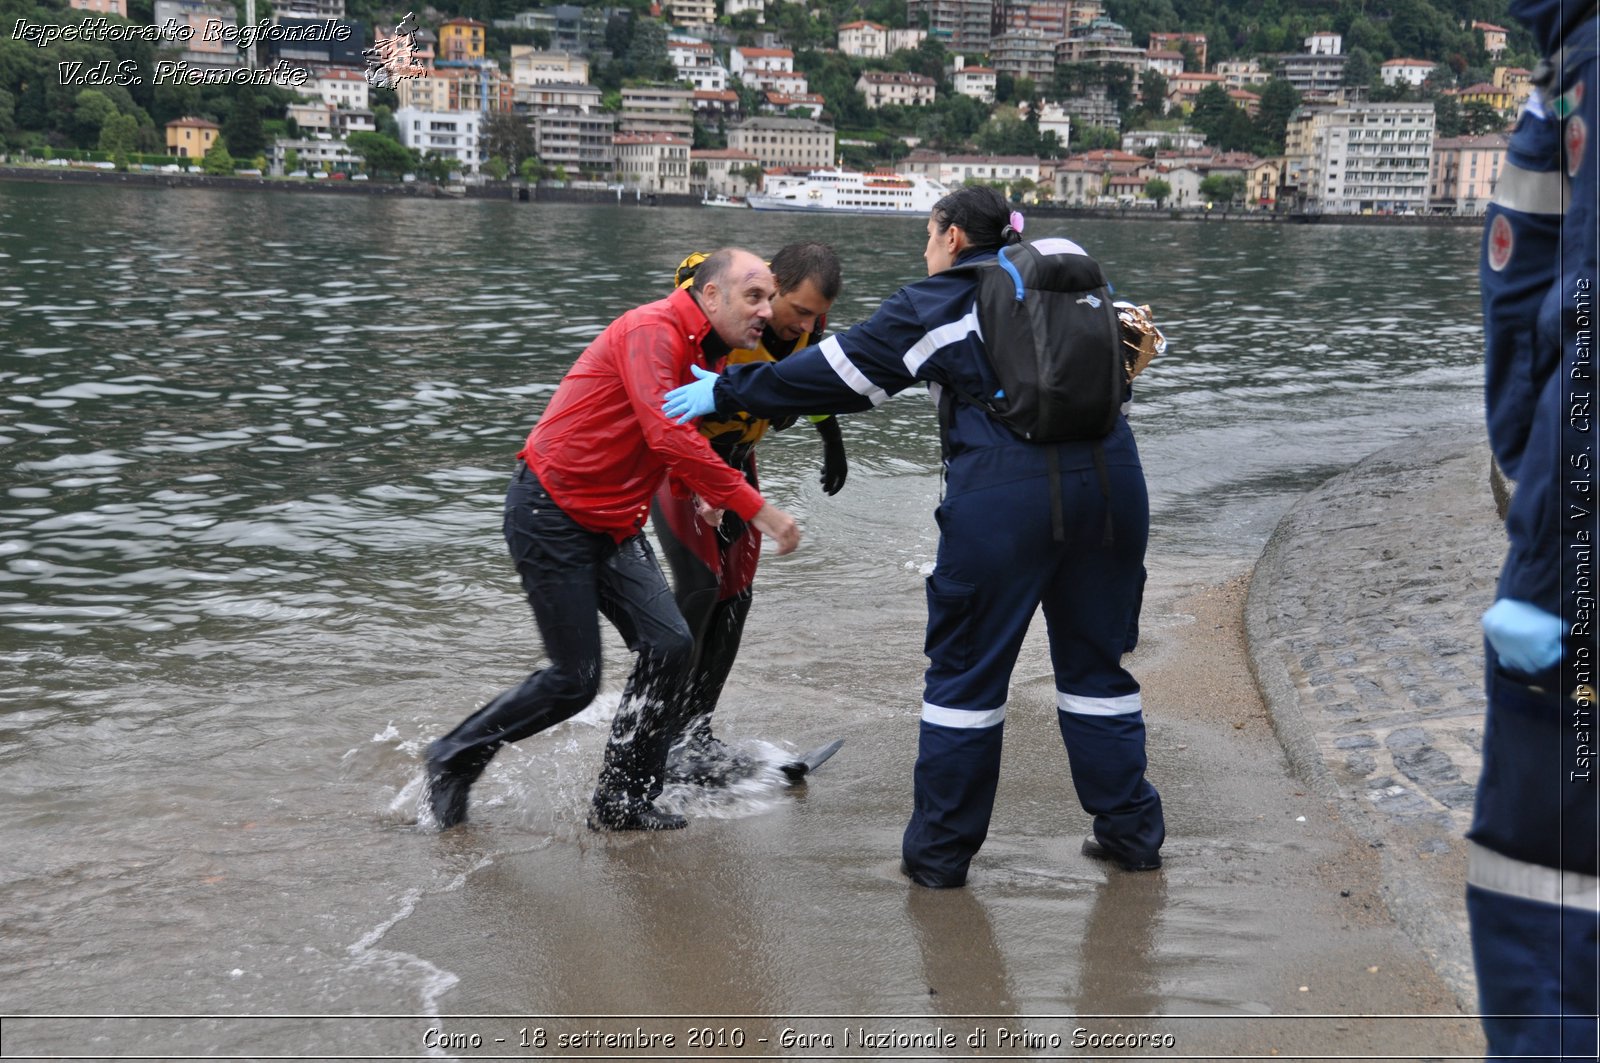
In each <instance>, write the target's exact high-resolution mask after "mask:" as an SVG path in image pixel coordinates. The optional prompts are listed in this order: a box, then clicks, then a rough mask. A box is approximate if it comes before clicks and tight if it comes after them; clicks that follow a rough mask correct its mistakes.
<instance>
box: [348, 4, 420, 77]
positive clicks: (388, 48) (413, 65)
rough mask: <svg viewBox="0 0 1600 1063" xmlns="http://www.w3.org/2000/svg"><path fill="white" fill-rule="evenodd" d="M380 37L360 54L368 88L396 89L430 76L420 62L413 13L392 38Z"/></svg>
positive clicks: (396, 29) (399, 25) (403, 20)
mask: <svg viewBox="0 0 1600 1063" xmlns="http://www.w3.org/2000/svg"><path fill="white" fill-rule="evenodd" d="M378 34H379V36H378V39H377V41H376V42H375V43H374V44H373V46H372V47H371V48H366V49H363V50H362V52H361V54H362V55H364V56H366V58H367V84H369V85H371V86H372V87H373V88H379V89H387V88H393V87H394V86H395V85H396V84H398V83H399V82H401V81H404V80H405V79H406V78H415V77H421V76H422V75H423V74H426V73H427V72H428V68H427V67H425V66H423V65H422V64H421V63H419V62H417V24H416V23H415V22H413V21H412V13H411V12H410V11H407V12H406V17H405V18H403V19H401V20H400V22H399V24H398V25H396V26H395V28H394V33H393V34H391V35H390V36H387V37H385V36H383V31H382V30H379V31H378Z"/></svg>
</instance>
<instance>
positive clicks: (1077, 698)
mask: <svg viewBox="0 0 1600 1063" xmlns="http://www.w3.org/2000/svg"><path fill="white" fill-rule="evenodd" d="M1142 708H1143V703H1142V702H1141V701H1140V700H1139V692H1138V691H1137V690H1136V691H1134V692H1133V693H1132V694H1121V695H1118V696H1117V697H1114V698H1091V697H1086V696H1084V695H1083V694H1063V693H1062V692H1061V691H1059V690H1058V691H1056V709H1057V710H1059V711H1061V712H1071V713H1075V714H1077V715H1079V716H1128V715H1131V714H1132V713H1135V712H1138V711H1140V710H1141V709H1142Z"/></svg>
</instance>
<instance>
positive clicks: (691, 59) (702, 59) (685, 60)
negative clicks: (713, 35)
mask: <svg viewBox="0 0 1600 1063" xmlns="http://www.w3.org/2000/svg"><path fill="white" fill-rule="evenodd" d="M667 61H668V62H670V63H671V64H672V65H673V67H674V68H675V69H676V70H677V71H678V80H679V81H687V82H688V83H689V84H691V85H693V86H694V87H695V88H696V89H698V90H700V91H701V92H721V91H722V90H723V89H726V88H727V87H728V76H729V75H728V68H727V67H725V66H723V65H722V64H721V63H720V62H718V61H717V52H716V49H715V48H713V47H712V46H711V45H709V44H707V43H706V42H704V41H668V42H667Z"/></svg>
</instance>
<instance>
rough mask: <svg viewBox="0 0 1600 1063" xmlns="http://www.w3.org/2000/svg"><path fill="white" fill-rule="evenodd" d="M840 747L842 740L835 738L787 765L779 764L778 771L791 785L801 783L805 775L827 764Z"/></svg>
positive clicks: (842, 743)
mask: <svg viewBox="0 0 1600 1063" xmlns="http://www.w3.org/2000/svg"><path fill="white" fill-rule="evenodd" d="M842 745H844V739H842V738H835V739H834V740H833V741H832V742H829V743H828V744H827V745H825V746H818V747H817V748H816V749H813V750H812V751H811V752H809V753H806V754H805V755H803V756H801V757H799V758H797V759H795V760H791V761H789V762H788V763H787V764H779V765H778V770H779V771H781V772H783V773H784V774H785V775H787V776H788V777H789V781H790V782H791V783H797V782H803V781H805V777H806V776H807V775H810V774H811V773H812V772H814V771H816V770H817V769H818V768H820V767H822V765H824V764H826V763H827V762H828V758H829V757H831V756H833V755H834V754H835V753H837V752H839V747H840V746H842Z"/></svg>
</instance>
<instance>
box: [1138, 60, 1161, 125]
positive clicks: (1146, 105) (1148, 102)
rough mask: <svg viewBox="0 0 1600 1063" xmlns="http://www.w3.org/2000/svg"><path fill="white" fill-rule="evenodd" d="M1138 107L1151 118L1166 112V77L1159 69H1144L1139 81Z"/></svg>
mask: <svg viewBox="0 0 1600 1063" xmlns="http://www.w3.org/2000/svg"><path fill="white" fill-rule="evenodd" d="M1139 107H1140V108H1141V109H1142V110H1143V111H1144V113H1145V114H1147V115H1149V116H1150V117H1151V118H1160V117H1161V116H1162V115H1164V114H1166V113H1167V79H1166V78H1164V77H1162V76H1161V72H1160V71H1159V70H1146V71H1145V72H1144V79H1143V80H1141V81H1140V82H1139Z"/></svg>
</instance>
